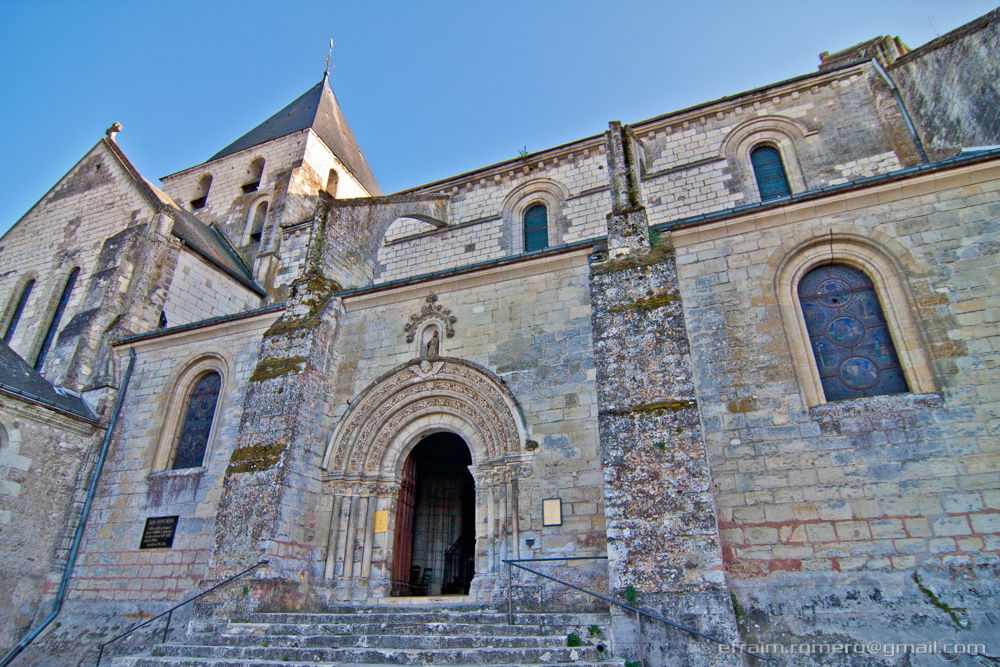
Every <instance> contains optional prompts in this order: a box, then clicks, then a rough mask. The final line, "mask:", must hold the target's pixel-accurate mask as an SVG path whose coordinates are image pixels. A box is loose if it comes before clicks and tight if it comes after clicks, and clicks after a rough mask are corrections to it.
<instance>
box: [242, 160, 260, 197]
mask: <svg viewBox="0 0 1000 667" xmlns="http://www.w3.org/2000/svg"><path fill="white" fill-rule="evenodd" d="M264 164H265V162H264V158H262V157H259V156H258V157H255V158H254V159H253V160H251V161H250V162H249V163H248V164H247V171H246V174H245V175H244V177H243V185H242V187H241V189H242V190H243V194H249V193H251V192H257V190H258V189H259V188H260V182H261V180H262V179H263V177H264Z"/></svg>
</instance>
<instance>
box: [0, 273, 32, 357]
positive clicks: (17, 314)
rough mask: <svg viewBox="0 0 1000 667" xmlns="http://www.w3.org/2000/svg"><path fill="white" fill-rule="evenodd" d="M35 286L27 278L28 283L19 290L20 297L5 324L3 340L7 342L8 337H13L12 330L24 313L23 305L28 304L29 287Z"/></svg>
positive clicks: (8, 340)
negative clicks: (5, 329)
mask: <svg viewBox="0 0 1000 667" xmlns="http://www.w3.org/2000/svg"><path fill="white" fill-rule="evenodd" d="M34 286H35V281H34V280H29V281H28V284H27V285H25V286H24V289H23V290H21V298H20V299H18V300H17V306H15V307H14V313H13V314H12V315H11V316H10V322H9V323H8V324H7V331H5V332H4V335H3V342H5V343H9V342H10V339H11V338H13V337H14V331H15V330H16V329H17V323H18V322H19V321H20V320H21V315H22V314H23V313H24V307H25V306H26V305H27V304H28V297H29V296H31V289H32V288H33V287H34Z"/></svg>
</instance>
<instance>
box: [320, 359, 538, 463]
mask: <svg viewBox="0 0 1000 667" xmlns="http://www.w3.org/2000/svg"><path fill="white" fill-rule="evenodd" d="M425 427H426V428H425ZM421 428H425V430H426V429H428V428H429V429H433V430H446V431H454V432H456V433H457V434H458V435H460V436H462V437H463V438H464V439H465V440H466V442H467V444H468V445H469V448H470V450H472V454H473V460H474V461H475V462H477V463H479V464H486V462H488V464H494V463H497V462H500V463H501V464H502V465H504V466H507V465H511V464H515V463H518V462H520V461H521V457H522V456H523V455H524V454H523V452H524V443H525V441H526V433H525V428H524V420H523V417H522V415H521V411H520V408H519V406H518V405H517V401H516V399H515V398H514V397H513V395H511V393H510V391H509V390H508V389H507V388H506V387H505V386H504V384H503V382H502V381H501V380H500V379H499V378H498V377H497V376H495V375H493V374H492V373H490V372H489V371H487V370H486V369H483V368H480V367H478V366H476V365H475V364H472V363H470V362H467V361H463V360H460V359H453V358H448V357H442V358H439V359H436V360H433V361H430V360H426V359H425V360H414V361H411V362H408V363H407V364H404V365H403V366H400V367H397V368H396V369H395V370H393V371H390V372H389V373H387V374H386V375H384V376H383V377H382V378H380V379H379V380H377V381H376V382H375V383H373V384H372V385H371V386H369V387H368V388H367V389H365V391H363V392H362V393H361V394H360V395H359V396H358V397H357V398H356V399H355V400H354V401H353V402H352V406H351V408H350V409H349V410H348V412H347V414H345V415H344V417H343V418H342V419H341V421H340V423H339V424H338V425H337V428H336V429H335V431H334V434H333V437H332V438H331V441H330V444H329V446H328V448H327V452H326V456H325V458H324V466H323V467H324V468H325V469H326V470H327V471H328V472H327V473H326V477H327V479H330V478H333V477H334V476H348V477H350V476H354V475H357V476H360V477H368V478H370V477H369V476H375V475H382V476H384V477H392V476H393V475H394V474H395V473H394V471H395V468H396V464H397V463H398V461H396V459H397V458H398V450H399V448H401V447H407V446H408V445H410V444H412V442H410V441H409V440H412V439H413V438H415V437H417V435H419V433H417V432H416V431H414V430H413V429H417V430H418V431H419V430H420V429H421ZM402 440H407V442H403V441H402ZM394 452H395V453H394Z"/></svg>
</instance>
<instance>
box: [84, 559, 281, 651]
mask: <svg viewBox="0 0 1000 667" xmlns="http://www.w3.org/2000/svg"><path fill="white" fill-rule="evenodd" d="M267 563H268V561H266V560H262V561H260V562H259V563H257V564H256V565H251V566H250V567H248V568H247V569H245V570H243V571H242V572H237V573H236V574H234V575H233V576H231V577H228V578H226V579H223V580H222V581H220V582H219V583H217V584H215V585H214V586H212V587H211V588H206V589H205V590H203V591H202V592H201V593H198V594H197V595H192V596H191V597H189V598H188V599H187V600H184V602H180V603H178V604H175V605H174V606H173V607H171V608H170V609H168V610H166V611H165V612H162V613H160V614H157V615H156V616H154V617H153V618H150V619H147V620H145V621H143V622H142V623H140V624H138V625H133V626H132V627H131V628H129V629H128V630H126V631H125V632H123V633H121V634H120V635H117V636H115V637H113V638H111V639H109V640H108V641H106V642H104V643H103V644H98V646H97V649H98V650H97V662H95V663H94V665H95V667H100V665H101V660H102V659H104V647H105V646H107V645H108V644H112V643H114V642H116V641H118V640H119V639H121V638H122V637H127V636H128V635H130V634H132V633H133V632H135V631H136V630H138V629H139V628H143V627H146V626H147V625H149V624H150V623H152V622H153V621H155V620H157V619H158V618H163V617H164V616H166V617H167V620H166V623H164V625H163V640H162V641H164V642H165V641H167V633H168V632H169V631H170V618H171V617H172V616H173V614H174V612H175V611H176V610H178V609H180V608H181V607H183V606H184V605H186V604H188V603H189V602H194V601H195V600H197V599H198V598H200V597H203V596H205V595H208V594H209V593H211V592H212V591H214V590H215V589H217V588H220V587H222V586H225V585H226V584H228V583H229V582H231V581H234V580H236V579H239V578H240V577H242V576H243V575H245V574H247V573H248V572H251V571H253V570H256V569H257V568H258V567H260V566H261V565H267Z"/></svg>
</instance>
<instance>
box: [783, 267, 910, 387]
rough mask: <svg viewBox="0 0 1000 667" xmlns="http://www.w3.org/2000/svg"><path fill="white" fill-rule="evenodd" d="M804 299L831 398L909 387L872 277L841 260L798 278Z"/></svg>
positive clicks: (810, 339)
mask: <svg viewBox="0 0 1000 667" xmlns="http://www.w3.org/2000/svg"><path fill="white" fill-rule="evenodd" d="M799 302H800V303H801V304H802V314H803V316H804V317H805V321H806V329H807V330H808V332H809V341H810V343H811V344H812V348H813V352H814V353H815V356H816V365H817V367H818V369H819V376H820V380H821V381H822V383H823V392H824V393H825V394H826V400H828V401H837V400H841V399H845V398H858V397H861V396H878V395H881V394H898V393H903V392H906V391H908V388H907V385H906V378H905V377H904V376H903V371H902V368H900V365H899V359H898V358H897V357H896V348H895V346H894V345H893V343H892V337H891V336H890V335H889V329H888V327H886V323H885V315H883V313H882V306H881V304H879V300H878V295H876V294H875V288H874V286H873V285H872V281H871V280H869V279H868V276H866V275H865V274H864V273H862V272H861V271H858V270H857V269H853V268H851V267H849V266H843V265H840V264H829V265H826V266H820V267H817V268H815V269H813V270H812V271H810V272H809V273H807V274H806V275H805V276H804V277H803V278H802V280H801V281H800V282H799Z"/></svg>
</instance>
